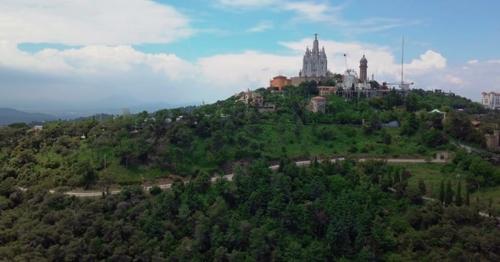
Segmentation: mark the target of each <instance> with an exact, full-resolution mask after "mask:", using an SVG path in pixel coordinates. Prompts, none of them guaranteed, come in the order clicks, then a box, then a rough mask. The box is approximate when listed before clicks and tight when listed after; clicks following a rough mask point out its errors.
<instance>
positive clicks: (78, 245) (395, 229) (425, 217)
mask: <svg viewBox="0 0 500 262" xmlns="http://www.w3.org/2000/svg"><path fill="white" fill-rule="evenodd" d="M411 175H412V174H411V173H409V172H408V171H407V170H405V169H404V168H402V167H392V166H387V165H385V164H383V163H378V162H367V163H364V164H356V163H355V162H353V161H343V162H339V163H338V164H313V166H312V167H310V168H298V167H296V166H295V165H293V164H291V163H286V161H283V162H282V163H281V167H280V169H279V170H278V171H277V172H272V171H270V170H269V169H268V168H267V165H266V163H263V162H258V163H255V164H253V165H251V166H250V167H248V168H244V169H239V171H238V172H237V175H236V177H235V180H234V182H227V181H223V180H220V181H219V182H216V183H215V184H212V185H211V184H210V180H209V177H208V176H206V175H201V176H198V177H197V178H196V179H195V180H194V181H193V182H192V183H189V184H187V185H184V184H183V183H176V184H175V185H174V187H173V188H172V189H171V190H168V191H163V192H162V191H161V190H159V189H152V190H151V193H150V194H145V193H144V192H143V191H142V190H141V189H139V188H134V187H131V188H128V189H126V190H125V191H122V192H121V193H120V194H119V195H114V196H107V197H105V198H102V199H95V200H85V199H84V200H82V199H77V198H74V197H73V198H69V197H66V196H64V195H61V194H48V193H46V192H42V191H38V192H30V193H21V192H14V193H11V194H10V199H11V200H12V205H11V206H10V207H9V208H6V209H4V210H3V211H2V215H1V219H0V256H1V257H3V258H6V259H8V260H10V259H13V258H16V259H17V260H31V261H33V260H36V261H44V260H50V261H62V260H67V261H95V260H101V259H108V260H109V261H212V260H214V261H242V260H250V261H269V260H274V261H325V260H341V259H348V260H351V259H353V260H358V261H367V260H388V261H415V260H423V261H442V260H449V261H457V260H465V261H467V260H477V261H498V259H500V249H499V247H500V231H499V230H498V228H497V224H496V221H495V220H494V219H492V218H484V217H481V216H479V215H478V213H477V205H476V204H475V203H474V202H473V201H472V200H471V201H470V202H469V200H468V199H467V200H464V203H456V202H454V203H449V204H446V205H444V206H443V205H441V204H439V203H438V202H432V201H431V202H429V203H427V204H424V203H423V202H422V199H421V198H420V196H421V195H422V193H423V192H422V191H420V190H412V189H410V188H408V183H407V181H408V178H409V177H410V176H411ZM390 188H393V189H394V191H395V192H394V193H393V192H391V190H389V189H390ZM1 193H2V194H4V195H5V194H6V193H9V192H6V191H5V190H4V191H2V192H1Z"/></svg>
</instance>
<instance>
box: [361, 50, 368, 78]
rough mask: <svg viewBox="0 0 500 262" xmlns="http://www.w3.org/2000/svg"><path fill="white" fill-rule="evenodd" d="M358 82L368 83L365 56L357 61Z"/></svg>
mask: <svg viewBox="0 0 500 262" xmlns="http://www.w3.org/2000/svg"><path fill="white" fill-rule="evenodd" d="M359 80H360V81H361V83H366V82H367V81H368V60H366V57H365V55H363V57H362V58H361V60H360V61H359Z"/></svg>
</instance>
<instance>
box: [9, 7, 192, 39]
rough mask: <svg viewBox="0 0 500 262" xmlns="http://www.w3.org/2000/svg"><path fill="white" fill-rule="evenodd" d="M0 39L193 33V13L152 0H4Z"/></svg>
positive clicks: (159, 36)
mask: <svg viewBox="0 0 500 262" xmlns="http://www.w3.org/2000/svg"><path fill="white" fill-rule="evenodd" d="M0 14H1V18H0V40H4V41H9V42H14V43H23V42H30V43H60V44H67V45H93V44H106V45H120V44H140V43H151V42H158V43H166V42H171V41H174V40H176V39H179V38H183V37H186V36H189V35H191V34H192V33H193V29H191V28H190V26H189V19H188V18H187V17H186V16H184V15H183V14H181V13H180V12H179V11H177V10H176V9H174V8H173V7H171V6H168V5H163V4H159V3H156V2H153V1H150V0H127V1H121V0H106V1H102V0H86V1H79V0H51V1H43V2H42V1H38V0H3V1H2V4H0Z"/></svg>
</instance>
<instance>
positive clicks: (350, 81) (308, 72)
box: [270, 34, 387, 96]
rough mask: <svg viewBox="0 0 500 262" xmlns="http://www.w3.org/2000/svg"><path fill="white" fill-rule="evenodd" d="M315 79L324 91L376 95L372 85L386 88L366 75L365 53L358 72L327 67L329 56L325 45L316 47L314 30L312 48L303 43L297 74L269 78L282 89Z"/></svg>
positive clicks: (327, 92) (317, 41)
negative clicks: (288, 76) (303, 50)
mask: <svg viewBox="0 0 500 262" xmlns="http://www.w3.org/2000/svg"><path fill="white" fill-rule="evenodd" d="M311 81H314V82H316V83H318V84H320V85H321V87H320V89H322V90H323V91H322V93H323V94H334V93H338V92H341V93H339V94H342V95H344V96H351V95H352V93H353V92H360V91H361V92H362V93H364V94H365V95H367V96H374V95H379V94H380V93H377V92H374V90H375V89H378V90H380V89H386V90H387V88H386V87H385V86H384V87H383V88H380V85H378V84H375V83H374V82H375V81H373V79H372V81H370V80H369V79H368V59H367V58H366V56H365V55H363V57H362V58H361V60H360V61H359V74H358V73H357V72H356V71H355V70H353V69H346V71H345V72H344V74H342V75H341V74H334V73H332V72H330V71H329V70H328V58H327V56H326V51H325V48H324V47H322V48H321V49H320V47H319V40H318V35H317V34H315V36H314V41H313V48H312V50H311V49H309V47H306V51H305V53H304V57H303V60H302V69H301V70H300V71H299V75H298V76H294V77H291V78H287V77H285V76H283V75H279V76H276V77H274V78H273V79H272V80H271V81H270V89H273V90H277V91H282V90H283V89H284V88H285V87H286V86H299V85H300V84H301V83H304V82H311ZM372 85H373V86H372Z"/></svg>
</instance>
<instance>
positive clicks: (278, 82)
mask: <svg viewBox="0 0 500 262" xmlns="http://www.w3.org/2000/svg"><path fill="white" fill-rule="evenodd" d="M291 84H292V80H290V79H288V78H287V77H286V76H282V75H279V76H275V77H274V78H273V79H272V80H271V81H270V85H269V88H270V89H273V90H278V91H282V90H283V88H285V86H289V85H291Z"/></svg>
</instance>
